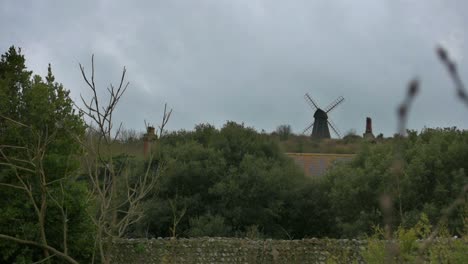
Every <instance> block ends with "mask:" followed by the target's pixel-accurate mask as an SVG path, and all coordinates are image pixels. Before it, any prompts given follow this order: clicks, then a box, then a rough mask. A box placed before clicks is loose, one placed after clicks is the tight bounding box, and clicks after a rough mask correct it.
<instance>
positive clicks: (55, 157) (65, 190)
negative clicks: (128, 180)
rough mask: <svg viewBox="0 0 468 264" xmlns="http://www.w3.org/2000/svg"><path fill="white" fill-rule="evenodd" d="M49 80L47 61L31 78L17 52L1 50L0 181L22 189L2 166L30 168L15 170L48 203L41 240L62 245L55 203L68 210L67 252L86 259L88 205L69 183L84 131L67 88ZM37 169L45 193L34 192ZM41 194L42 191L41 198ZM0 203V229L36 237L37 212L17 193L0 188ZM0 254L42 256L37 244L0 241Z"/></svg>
mask: <svg viewBox="0 0 468 264" xmlns="http://www.w3.org/2000/svg"><path fill="white" fill-rule="evenodd" d="M54 80H55V78H54V76H53V75H52V70H51V67H50V65H49V68H48V75H47V76H46V78H45V80H43V79H42V78H41V77H40V76H37V75H36V76H32V72H31V71H27V70H26V66H25V58H24V56H23V55H22V54H21V50H17V49H16V48H14V47H11V48H10V49H9V50H8V52H7V53H5V54H4V55H2V57H1V61H0V100H1V102H0V116H1V117H0V132H1V133H0V142H1V145H3V146H2V147H1V150H2V156H1V158H0V162H2V163H3V165H0V182H1V183H4V184H9V185H15V186H21V184H20V182H19V180H18V177H16V176H15V170H14V169H13V168H12V167H11V166H8V165H5V164H7V163H12V164H14V165H18V166H29V167H30V168H32V171H30V172H28V171H24V170H21V171H20V176H21V178H22V180H23V181H25V182H26V183H27V184H28V186H30V189H31V190H32V198H33V199H34V200H35V201H36V203H37V204H40V201H41V200H42V199H45V200H46V201H47V203H46V208H45V209H46V210H47V211H46V212H47V213H46V218H45V232H46V237H47V242H48V244H49V245H50V246H53V247H55V248H57V249H59V250H63V239H64V237H63V225H64V219H63V217H62V211H61V210H60V206H62V207H63V208H64V210H65V211H66V214H67V220H66V221H67V226H68V234H67V235H68V238H67V241H68V252H69V253H70V255H72V256H73V257H74V258H75V259H77V260H80V261H86V260H87V259H89V257H90V255H91V252H92V248H91V247H90V241H92V236H93V235H92V234H93V229H92V225H91V223H90V222H89V220H88V217H87V215H86V213H85V212H86V208H87V206H88V205H87V204H86V202H85V201H86V195H87V190H86V186H84V185H83V184H80V183H77V182H76V181H75V177H76V176H77V171H78V169H79V167H80V163H79V155H80V154H81V148H80V147H79V145H78V143H77V141H76V140H75V138H74V137H76V136H77V137H80V136H82V135H83V133H84V130H85V125H84V122H83V120H82V118H81V116H80V115H79V114H77V113H75V111H74V109H73V103H72V100H71V99H70V98H69V91H67V90H65V89H64V87H63V86H62V85H61V84H58V83H56V82H54ZM16 122H19V123H21V124H24V125H26V126H27V127H25V126H23V125H20V124H19V123H16ZM46 140H47V145H46V146H47V147H46V149H45V150H44V155H43V156H41V157H40V158H38V157H36V158H34V153H35V152H37V151H42V150H41V149H39V148H38V147H39V146H42V145H44V142H45V141H46ZM41 144H42V145H41ZM8 146H19V147H22V148H21V149H18V148H11V147H8ZM6 157H8V159H7V158H6ZM20 160H24V161H27V163H25V162H21V161H20ZM40 173H44V175H45V177H44V179H45V180H46V182H47V185H46V190H41V187H40V186H42V184H41V183H40V179H41V177H39V174H40ZM41 194H45V195H46V196H45V197H44V198H43V197H41ZM0 208H2V210H0V233H2V234H6V235H11V236H15V237H18V238H21V239H27V240H32V241H40V240H39V228H38V217H37V214H36V213H35V211H34V207H33V203H32V202H31V199H30V198H29V197H28V195H27V193H26V192H25V191H24V190H20V189H16V188H12V187H9V186H7V185H1V186H0ZM0 255H1V256H2V259H1V261H6V262H19V263H21V262H26V263H27V262H31V261H33V260H37V259H41V258H43V252H42V250H39V249H38V248H33V247H27V246H24V245H19V244H15V243H12V242H10V241H5V240H2V241H0Z"/></svg>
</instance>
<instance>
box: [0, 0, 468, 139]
mask: <svg viewBox="0 0 468 264" xmlns="http://www.w3.org/2000/svg"><path fill="white" fill-rule="evenodd" d="M467 10H468V1H466V0H459V1H448V0H425V1H422V0H421V1H417V0H388V1H384V0H382V1H376V0H363V1H357V0H334V1H326V0H324V1H312V0H304V1H299V0H297V1H295V0H294V1H284V0H281V1H280V0H278V1H274V0H229V1H228V0H206V1H205V0H186V1H174V0H166V1H163V0H160V1H155V0H153V1H111V0H100V1H59V0H57V1H32V0H31V1H17V0H11V1H10V0H0V52H1V53H4V52H5V51H6V50H7V49H8V47H9V46H11V45H15V46H19V47H21V48H22V50H23V53H24V54H25V56H26V59H27V65H28V67H29V68H30V69H31V70H33V71H34V72H35V73H37V74H40V75H45V73H46V72H47V64H48V63H51V64H52V68H53V71H54V73H55V76H56V80H57V81H59V82H61V83H63V84H64V86H65V87H66V88H67V89H69V90H71V95H72V98H73V99H78V98H79V95H80V94H83V95H84V96H86V95H87V94H88V93H87V92H88V91H87V90H86V86H85V84H84V82H83V80H82V78H81V75H80V72H79V68H78V63H79V62H81V63H82V64H84V66H85V67H87V68H88V69H89V68H90V59H91V54H95V62H96V78H97V80H98V84H99V85H100V88H101V89H102V90H103V91H104V90H105V88H106V87H107V86H108V84H109V83H110V82H112V83H116V82H118V80H119V76H120V74H121V70H122V67H123V66H126V67H127V77H128V81H130V87H129V89H128V90H127V93H126V94H125V96H124V97H123V99H122V101H121V104H120V106H119V107H120V108H118V110H117V119H118V120H120V121H122V122H123V123H124V125H125V127H127V128H135V129H137V130H143V129H144V120H146V121H149V122H150V123H153V124H156V123H158V122H159V120H160V118H161V115H162V110H163V104H164V102H167V103H168V104H169V106H171V107H172V108H173V109H174V112H173V117H172V119H171V120H170V125H169V128H170V129H171V130H177V129H192V128H193V127H194V126H195V125H196V124H199V123H211V124H214V125H216V126H217V127H220V126H222V125H223V124H224V123H225V122H226V120H233V121H237V122H244V123H245V124H246V125H248V126H253V127H255V128H256V129H257V130H261V129H265V130H266V131H272V130H274V129H275V128H276V127H277V126H278V125H280V124H290V125H291V126H292V128H293V130H294V131H295V132H302V130H303V129H304V128H305V127H306V126H307V125H308V124H309V123H310V122H311V121H312V115H313V112H312V110H311V109H310V108H309V106H308V105H307V103H306V102H305V100H304V98H303V95H304V94H305V93H306V92H307V93H309V94H310V95H311V96H312V98H313V99H314V100H315V101H316V102H317V103H318V104H319V105H320V106H322V107H326V106H327V105H328V104H329V103H330V102H331V101H333V100H334V99H336V98H337V97H338V96H343V97H344V98H345V102H344V103H343V104H341V105H340V106H339V107H337V108H336V109H335V110H334V111H333V112H332V113H330V115H329V116H330V118H331V119H332V120H333V121H334V123H336V124H337V126H338V128H339V129H340V130H341V131H342V132H343V133H346V132H347V131H349V130H351V129H354V130H356V132H357V133H358V134H361V133H363V132H364V126H365V118H366V117H367V116H369V117H371V118H372V119H373V125H374V134H378V133H384V134H385V135H391V134H393V133H394V132H395V131H396V115H395V108H396V106H397V104H398V103H399V102H400V101H401V100H402V98H403V95H404V93H405V89H406V85H407V83H408V81H409V80H410V79H412V78H414V77H418V78H419V79H420V81H421V85H422V86H421V93H420V94H419V95H418V97H417V99H416V101H415V104H414V107H413V109H412V111H411V115H410V118H409V127H410V128H413V129H421V128H423V127H425V126H426V127H447V126H457V127H460V128H464V129H466V128H468V118H467V116H468V115H467V113H468V109H466V108H464V106H463V105H462V104H461V103H460V102H459V101H458V100H457V98H456V96H455V90H454V88H453V86H452V85H451V82H450V79H449V78H448V76H447V74H446V71H445V70H444V68H443V67H442V66H441V65H440V63H439V62H438V60H437V58H436V56H435V53H434V48H435V47H436V46H437V45H438V44H443V45H444V46H445V47H446V48H447V49H448V50H449V52H450V53H451V55H452V56H453V57H454V58H455V59H456V60H457V62H458V63H459V65H460V71H461V74H462V76H463V77H464V79H465V80H466V81H467V82H468V56H467V55H468V54H467V52H468V44H467V41H468V36H467V33H468V31H467V26H468V16H467Z"/></svg>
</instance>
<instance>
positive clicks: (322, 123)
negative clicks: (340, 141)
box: [303, 94, 344, 139]
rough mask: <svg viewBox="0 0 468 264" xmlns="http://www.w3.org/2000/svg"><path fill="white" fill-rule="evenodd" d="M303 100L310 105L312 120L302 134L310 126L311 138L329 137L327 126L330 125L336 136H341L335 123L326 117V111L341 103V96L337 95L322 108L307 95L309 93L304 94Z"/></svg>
mask: <svg viewBox="0 0 468 264" xmlns="http://www.w3.org/2000/svg"><path fill="white" fill-rule="evenodd" d="M304 98H305V100H306V101H307V103H308V104H309V105H310V107H311V108H312V110H314V111H315V113H314V122H313V123H312V124H310V125H309V126H308V127H307V128H306V129H304V132H303V133H304V134H305V133H307V132H308V131H309V130H310V129H311V128H312V135H311V137H312V138H316V139H322V138H331V136H330V130H329V128H328V127H331V128H332V130H333V132H335V134H336V136H337V137H338V138H341V135H340V132H339V131H338V128H337V127H336V125H335V124H334V123H333V122H332V121H331V120H330V119H328V113H329V112H330V111H331V110H333V109H335V108H336V106H338V105H339V104H341V103H342V102H343V101H344V98H343V97H342V96H340V97H338V98H337V99H336V100H335V101H333V102H332V103H331V104H330V105H328V106H327V107H326V108H325V109H324V110H322V109H321V108H320V107H318V105H317V103H315V101H314V100H313V99H312V98H311V97H310V96H309V94H305V95H304Z"/></svg>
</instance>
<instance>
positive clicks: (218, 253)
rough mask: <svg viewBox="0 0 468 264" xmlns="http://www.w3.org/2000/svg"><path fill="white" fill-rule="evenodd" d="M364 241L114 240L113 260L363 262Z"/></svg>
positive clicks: (172, 261)
mask: <svg viewBox="0 0 468 264" xmlns="http://www.w3.org/2000/svg"><path fill="white" fill-rule="evenodd" d="M365 245H366V242H365V241H358V240H327V239H320V240H319V239H303V240H271V239H270V240H250V239H239V238H192V239H174V240H172V239H161V238H159V239H128V240H120V241H116V242H114V246H113V259H112V263H115V264H123V263H181V264H185V263H187V264H189V263H327V262H330V261H332V262H333V263H363V261H362V257H361V255H360V251H361V250H362V249H364V248H365Z"/></svg>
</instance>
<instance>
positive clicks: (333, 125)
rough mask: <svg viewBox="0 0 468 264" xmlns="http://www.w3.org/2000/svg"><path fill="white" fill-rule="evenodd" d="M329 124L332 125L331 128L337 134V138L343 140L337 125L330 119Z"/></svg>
mask: <svg viewBox="0 0 468 264" xmlns="http://www.w3.org/2000/svg"><path fill="white" fill-rule="evenodd" d="M328 124H329V125H330V127H331V128H332V129H333V132H335V134H336V136H337V137H338V138H341V133H340V131H339V130H338V128H337V127H336V125H335V123H333V121H331V120H330V119H328Z"/></svg>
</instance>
